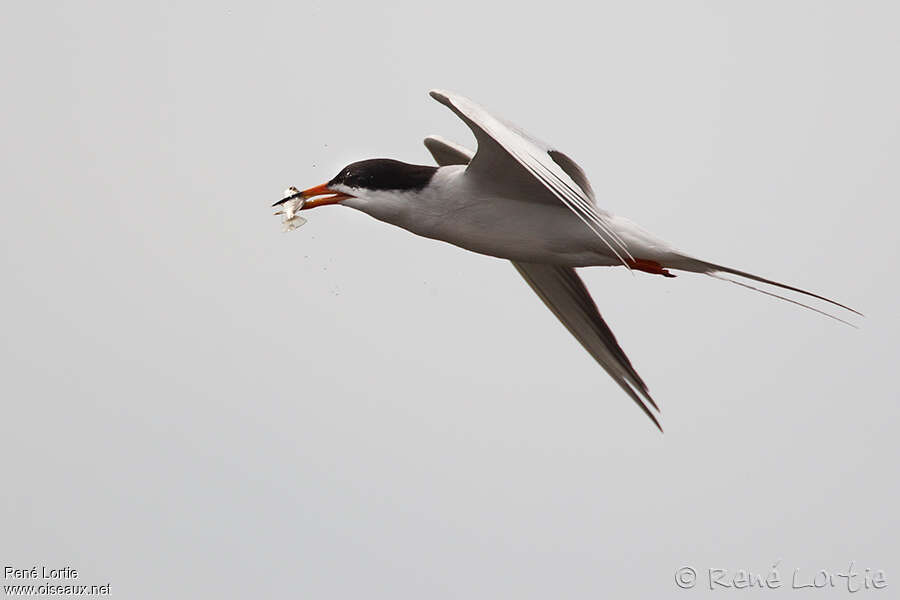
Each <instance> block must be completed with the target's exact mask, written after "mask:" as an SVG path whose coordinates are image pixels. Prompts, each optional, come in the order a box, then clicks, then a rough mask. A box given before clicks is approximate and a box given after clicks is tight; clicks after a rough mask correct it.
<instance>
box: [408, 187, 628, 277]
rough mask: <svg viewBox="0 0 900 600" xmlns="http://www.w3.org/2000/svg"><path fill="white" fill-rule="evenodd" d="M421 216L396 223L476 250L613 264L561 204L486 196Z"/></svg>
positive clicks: (546, 259)
mask: <svg viewBox="0 0 900 600" xmlns="http://www.w3.org/2000/svg"><path fill="white" fill-rule="evenodd" d="M421 216H422V213H421V212H419V213H418V218H417V219H416V222H415V223H405V224H402V225H401V226H402V227H405V228H406V229H409V230H410V231H412V232H413V233H417V234H419V235H422V236H425V237H429V238H434V239H439V240H443V241H445V242H449V243H451V244H454V245H456V246H459V247H461V248H465V249H467V250H471V251H472V252H478V253H480V254H487V255H489V256H496V257H498V258H505V259H509V260H518V261H526V262H542V263H551V264H562V265H569V266H587V265H604V264H610V265H611V264H618V261H617V260H615V259H610V257H609V256H607V255H606V252H605V250H606V247H605V244H604V243H603V241H602V240H601V239H600V238H599V237H597V235H596V234H595V233H594V232H593V231H591V230H590V229H589V228H588V227H587V225H585V224H584V223H583V222H582V221H581V220H579V218H578V217H577V216H576V215H575V214H574V213H573V212H572V211H570V210H569V209H567V208H565V207H563V206H560V207H555V206H549V205H546V204H540V203H530V202H520V201H511V200H505V199H491V200H487V201H480V202H473V203H470V204H465V205H462V206H459V205H458V206H456V207H455V208H454V210H452V211H447V212H445V211H440V210H438V211H432V212H431V216H432V218H429V219H424V220H423V219H421ZM398 224H399V223H398Z"/></svg>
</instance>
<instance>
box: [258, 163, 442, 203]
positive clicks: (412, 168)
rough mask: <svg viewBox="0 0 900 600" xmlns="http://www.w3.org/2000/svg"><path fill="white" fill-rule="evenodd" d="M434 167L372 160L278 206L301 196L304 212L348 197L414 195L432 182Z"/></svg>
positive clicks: (351, 165) (345, 170)
mask: <svg viewBox="0 0 900 600" xmlns="http://www.w3.org/2000/svg"><path fill="white" fill-rule="evenodd" d="M435 171H437V167H428V166H421V165H410V164H407V163H404V162H400V161H398V160H390V159H387V158H372V159H369V160H361V161H359V162H355V163H352V164H349V165H347V166H346V167H344V168H343V169H341V171H340V173H338V174H337V175H336V176H335V177H334V178H333V179H332V180H331V181H329V182H328V183H323V184H322V185H317V186H315V187H311V188H309V189H307V190H303V191H302V192H299V193H298V194H296V195H294V196H288V197H286V198H283V199H281V200H280V201H279V202H277V203H276V204H281V203H283V202H286V201H287V200H290V199H291V198H294V197H297V196H300V197H302V198H305V199H306V202H305V203H304V204H303V207H302V208H303V209H304V210H305V209H307V208H315V207H317V206H325V205H328V204H339V203H341V202H343V201H344V200H346V199H348V198H361V199H363V200H365V199H366V198H367V197H374V196H376V195H378V194H379V193H383V192H397V193H400V192H415V191H419V190H421V189H423V188H424V187H425V186H427V185H428V183H429V182H430V181H431V178H432V177H433V176H434V173H435Z"/></svg>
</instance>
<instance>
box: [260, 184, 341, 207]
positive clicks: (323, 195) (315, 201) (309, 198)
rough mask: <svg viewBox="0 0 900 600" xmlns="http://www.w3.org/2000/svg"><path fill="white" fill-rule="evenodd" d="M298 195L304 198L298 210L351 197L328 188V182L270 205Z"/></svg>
mask: <svg viewBox="0 0 900 600" xmlns="http://www.w3.org/2000/svg"><path fill="white" fill-rule="evenodd" d="M298 196H299V197H301V198H304V199H306V202H305V203H304V204H303V206H302V207H301V208H300V210H306V209H307V208H316V207H317V206H327V205H329V204H337V203H338V202H341V201H342V200H346V199H347V198H352V197H353V196H351V195H350V194H344V193H342V192H337V191H335V190H332V189H329V187H328V184H327V183H323V184H322V185H317V186H314V187H311V188H309V189H308V190H303V191H302V192H298V193H296V194H294V195H293V196H288V197H286V198H282V199H281V200H279V201H278V202H276V203H275V204H273V205H272V206H278V205H279V204H284V203H285V202H287V201H288V200H293V199H294V198H296V197H298Z"/></svg>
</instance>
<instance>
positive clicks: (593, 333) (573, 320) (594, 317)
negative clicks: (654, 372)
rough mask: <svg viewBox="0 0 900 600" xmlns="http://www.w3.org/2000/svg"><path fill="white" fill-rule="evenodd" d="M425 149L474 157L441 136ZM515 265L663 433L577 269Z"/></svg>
mask: <svg viewBox="0 0 900 600" xmlns="http://www.w3.org/2000/svg"><path fill="white" fill-rule="evenodd" d="M425 146H426V147H427V148H428V151H429V152H431V155H432V156H433V157H434V160H435V162H436V163H437V164H439V165H441V166H445V165H465V164H468V163H469V161H470V160H471V159H472V156H473V154H472V152H471V151H470V150H468V149H466V148H464V147H462V146H458V145H456V144H454V143H452V142H448V141H446V140H444V139H442V138H439V137H437V136H430V137H427V138H425ZM513 266H514V267H515V268H516V269H517V270H518V271H519V274H520V275H522V277H524V278H525V281H527V282H528V285H530V286H531V289H533V290H534V291H535V293H537V295H538V296H539V297H540V298H541V300H543V301H544V304H546V305H547V308H549V309H550V310H551V311H553V314H555V315H556V317H557V318H558V319H559V320H560V321H561V322H562V324H563V325H565V326H566V329H568V330H569V331H570V332H571V333H572V335H574V336H575V338H576V339H577V340H578V341H579V342H581V345H582V346H584V348H585V350H587V351H588V353H589V354H590V355H591V356H593V357H594V359H595V360H596V361H597V362H598V363H600V366H601V367H603V368H604V369H605V370H606V372H607V373H609V375H610V376H611V377H612V378H613V379H614V380H615V382H616V383H618V384H619V386H620V387H621V388H622V389H623V390H625V393H626V394H628V395H629V396H630V397H631V399H632V400H634V402H635V403H636V404H637V405H638V406H639V407H640V408H641V410H643V411H644V413H645V414H646V415H647V416H648V417H650V419H651V420H652V421H653V423H654V424H655V425H656V426H657V427H659V429H660V431H662V427H660V425H659V421H658V420H657V419H656V416H655V415H654V414H653V412H651V410H650V408H649V407H650V406H652V407H653V408H656V409H657V410H659V409H658V408H657V406H656V403H655V402H654V401H653V398H652V397H651V396H650V392H649V391H648V390H647V386H646V384H644V381H643V380H642V379H641V376H640V375H638V374H637V371H635V370H634V367H632V366H631V361H630V360H628V357H627V356H626V355H625V352H624V351H623V350H622V347H621V346H619V343H618V342H617V341H616V336H615V335H613V332H612V331H611V330H610V328H609V326H608V325H607V324H606V322H605V321H604V320H603V317H601V316H600V312H599V311H598V310H597V305H596V304H595V303H594V300H593V299H592V298H591V295H590V293H589V292H588V291H587V288H586V287H585V286H584V283H583V282H582V281H581V278H580V277H579V276H578V273H576V272H575V269H573V268H571V267H558V266H555V265H542V264H535V263H524V262H513Z"/></svg>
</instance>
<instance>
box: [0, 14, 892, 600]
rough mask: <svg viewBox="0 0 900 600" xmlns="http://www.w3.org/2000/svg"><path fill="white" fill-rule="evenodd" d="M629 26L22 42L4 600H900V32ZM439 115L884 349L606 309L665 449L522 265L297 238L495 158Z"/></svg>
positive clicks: (385, 237)
mask: <svg viewBox="0 0 900 600" xmlns="http://www.w3.org/2000/svg"><path fill="white" fill-rule="evenodd" d="M39 4H41V6H39ZM590 4H591V6H590V7H589V8H588V3H584V2H571V3H570V2H553V3H551V4H539V5H534V6H533V7H529V6H528V5H527V4H522V3H519V4H517V5H516V7H515V10H511V9H510V6H511V5H503V4H501V3H491V2H484V1H480V2H471V3H469V2H453V3H423V2H405V3H397V4H384V3H368V2H367V3H359V2H326V1H324V0H323V1H313V2H309V1H301V2H292V3H287V4H283V5H281V6H277V7H276V6H271V5H260V4H259V3H256V4H255V5H253V6H250V5H247V6H231V7H226V6H223V5H222V3H208V4H205V5H203V4H193V5H191V6H187V5H183V6H181V5H180V6H178V7H177V8H176V7H175V6H174V5H160V6H151V5H150V4H148V3H144V4H143V6H142V7H141V8H135V7H126V6H125V5H122V4H120V3H58V4H57V5H56V6H55V7H54V8H48V7H47V6H43V5H42V3H19V4H16V5H15V6H14V7H10V10H9V11H7V15H6V17H5V18H4V19H3V23H2V25H0V50H2V51H0V65H2V69H0V70H2V73H3V92H2V94H0V127H2V132H3V143H2V145H0V152H2V164H3V175H2V177H0V186H2V188H0V189H2V196H0V197H2V202H3V227H2V236H0V269H2V282H3V287H2V289H3V292H2V305H3V310H2V314H3V317H2V319H3V326H2V328H3V343H2V345H0V370H2V382H3V385H2V388H3V393H2V396H3V398H4V399H3V401H2V407H0V408H2V412H0V415H2V417H0V422H2V432H3V433H2V435H0V455H2V456H3V470H2V490H3V491H2V493H0V565H2V566H6V565H11V566H13V567H16V568H30V567H31V566H34V565H38V566H39V567H40V566H41V565H47V566H49V567H58V566H64V565H70V566H72V567H74V568H76V569H77V570H78V572H79V574H80V577H79V579H78V583H83V584H103V583H106V582H110V583H111V590H112V593H113V595H114V596H115V597H119V598H161V597H166V598H196V597H215V598H238V597H244V598H246V597H257V598H264V597H275V596H278V597H304V598H390V599H400V598H410V599H420V598H518V599H525V598H535V599H538V598H540V599H546V598H579V599H580V598H585V599H586V598H603V597H610V598H626V597H627V598H663V597H668V595H669V594H674V593H676V592H679V593H681V595H683V596H684V597H685V598H687V597H692V598H693V597H696V598H700V597H705V596H708V595H711V592H709V591H708V590H706V591H704V590H703V589H702V587H703V586H704V585H706V584H705V581H704V579H703V577H704V576H705V572H706V570H707V569H709V568H724V569H728V570H729V571H734V570H737V569H750V570H752V571H753V572H767V569H769V568H770V567H771V565H772V563H774V562H775V561H777V560H781V563H780V569H781V571H780V572H781V574H782V578H783V579H784V580H785V589H781V590H779V591H775V592H768V593H771V594H775V595H778V594H781V595H783V596H788V595H789V596H790V597H798V598H799V597H816V598H818V597H825V596H837V595H841V594H840V593H837V592H834V593H831V594H828V593H826V592H824V591H821V590H820V591H813V590H802V591H794V590H790V589H787V588H789V587H790V578H791V575H792V572H793V570H794V569H795V568H799V569H801V576H807V575H808V576H810V577H811V576H812V574H813V572H814V571H817V570H820V569H825V570H827V571H829V572H837V571H842V572H843V571H846V569H847V567H848V564H849V563H850V561H855V562H856V567H857V569H858V570H860V571H863V570H864V569H865V568H871V569H873V570H876V569H883V570H884V571H885V572H886V575H887V579H888V582H889V590H890V589H891V588H892V589H894V592H890V591H887V592H882V593H880V594H879V597H887V595H891V594H894V593H896V590H897V589H898V588H900V547H898V544H897V539H898V538H900V521H898V519H897V518H896V507H897V506H898V505H900V487H898V481H897V477H896V468H897V467H896V460H897V456H898V452H900V439H898V435H897V431H898V417H900V406H898V391H897V383H896V381H897V374H896V371H897V367H898V358H900V357H898V336H900V325H898V323H900V319H898V316H897V301H898V285H897V277H898V264H900V263H898V259H900V248H898V246H900V243H898V236H897V224H898V219H900V210H898V203H900V169H898V159H900V110H898V107H900V78H898V77H897V74H898V73H900V36H898V33H897V23H898V22H900V9H898V5H897V4H896V3H894V2H866V3H852V2H753V3H722V2H679V3H669V2H627V3H625V2H621V3H590ZM433 87H441V88H446V89H450V90H454V91H458V92H460V93H463V94H465V95H468V96H470V97H472V98H473V99H474V100H476V101H477V102H479V103H481V104H483V105H485V106H487V107H489V108H490V109H491V110H493V111H495V112H496V113H497V114H499V115H502V116H503V117H505V118H507V119H509V120H511V121H513V122H515V123H517V124H518V125H520V126H521V127H523V128H524V129H525V130H527V131H529V132H531V133H533V134H534V135H536V136H537V137H539V138H542V139H545V140H547V141H548V142H551V143H552V144H554V145H556V146H557V147H559V148H560V149H562V150H563V151H565V152H566V153H568V154H570V155H571V156H572V157H574V158H575V159H576V160H577V161H579V162H580V164H581V165H582V166H583V167H584V169H585V170H586V171H587V173H588V175H589V176H590V178H591V181H592V183H593V187H594V189H595V191H596V193H597V197H598V199H599V202H600V204H601V205H602V206H604V207H606V208H608V209H610V210H612V211H613V212H617V213H621V214H624V215H626V216H628V217H630V218H632V219H633V220H635V221H636V222H638V223H640V224H642V225H643V226H644V227H646V228H647V229H649V230H650V231H653V232H655V233H656V234H658V235H660V236H661V237H663V238H665V239H668V240H670V241H671V242H672V243H673V244H675V245H677V246H678V247H680V248H683V249H685V250H687V251H690V252H692V253H694V254H696V255H699V256H702V257H704V258H707V259H710V260H714V261H716V262H721V263H724V264H728V265H732V266H735V267H737V268H742V269H748V270H751V271H755V272H757V273H759V274H761V275H764V276H768V277H773V278H776V279H779V280H781V281H785V282H788V283H793V284H795V285H800V286H804V287H808V288H810V289H812V290H814V291H817V292H820V293H823V294H825V295H828V296H831V297H834V298H836V299H837V300H839V301H841V302H845V303H847V304H849V305H851V306H853V307H855V308H858V309H859V310H861V311H862V312H864V313H865V314H866V315H867V318H866V319H865V320H863V321H862V327H861V329H859V330H854V329H851V328H849V327H845V326H842V325H840V324H837V323H835V322H833V321H830V320H828V319H826V318H823V317H821V316H819V315H816V314H814V313H811V312H808V311H804V310H802V309H799V308H797V307H795V306H791V305H789V304H787V303H782V302H778V301H775V300H773V299H770V298H767V297H765V296H762V295H759V294H754V293H752V292H749V291H747V290H743V289H741V288H739V287H737V286H731V285H728V284H725V283H722V282H718V281H715V280H712V279H709V278H705V277H699V276H689V275H685V276H681V277H679V278H677V279H663V278H660V277H653V276H650V275H645V274H637V275H635V276H630V275H628V274H627V273H626V272H624V270H622V269H599V268H598V269H590V270H587V271H582V273H583V276H584V277H585V279H586V281H587V283H588V286H589V288H590V289H591V291H592V293H593V294H594V297H595V298H596V300H597V304H598V305H599V306H600V309H601V311H602V312H603V315H604V317H605V318H606V319H607V321H608V322H609V324H610V326H611V327H612V328H613V330H614V331H615V332H616V334H617V336H618V338H619V341H620V342H621V344H622V345H623V347H624V349H625V350H626V352H627V353H628V354H629V356H630V357H631V360H632V362H633V363H634V364H635V366H636V367H637V369H638V371H639V372H640V373H641V374H642V376H643V377H644V379H645V380H646V381H647V382H648V384H649V386H650V388H651V390H652V392H653V394H654V396H655V398H656V399H657V400H658V402H659V404H660V406H661V408H662V422H663V425H664V427H665V429H666V433H665V434H664V435H661V434H660V433H659V432H658V431H657V430H656V429H655V428H654V427H653V426H652V424H651V423H650V422H649V421H648V420H647V418H646V417H645V416H644V415H643V414H641V412H640V411H639V410H638V409H637V408H636V407H635V406H634V405H633V404H632V403H631V402H630V401H629V400H628V399H627V398H626V397H625V395H624V394H623V393H622V392H621V390H619V389H618V388H617V387H616V386H615V384H614V383H613V382H612V381H611V380H610V379H609V378H608V377H607V376H606V375H605V373H604V372H603V371H602V369H601V368H600V367H599V366H597V365H596V364H594V363H593V361H592V359H591V358H590V357H589V356H588V355H587V354H586V353H585V352H584V351H583V350H582V348H581V347H580V346H579V345H578V344H577V343H576V342H575V340H574V339H572V338H571V337H570V336H569V334H568V333H567V332H566V331H565V330H564V329H563V327H562V326H561V325H560V324H559V323H558V322H557V321H556V320H555V319H554V317H553V316H552V315H551V314H550V313H549V312H548V311H547V310H546V309H545V308H544V306H543V305H542V304H541V302H540V301H539V300H538V299H537V297H536V296H534V295H533V294H532V293H531V292H530V291H529V290H528V288H527V287H526V285H525V284H524V282H523V281H521V279H520V278H519V276H518V275H517V274H516V273H515V271H514V270H513V269H512V268H511V267H510V266H509V264H508V263H506V262H504V261H501V260H497V259H492V258H488V257H483V256H478V255H474V254H470V253H466V252H463V251H461V250H459V249H456V248H454V247H452V246H449V245H446V244H442V243H439V242H435V241H431V240H425V239H421V238H417V237H414V236H413V235H411V234H408V233H406V232H404V231H402V230H399V229H394V228H391V227H389V226H387V225H385V224H382V223H379V222H377V221H374V220H372V219H371V218H369V217H367V216H366V215H363V214H361V213H356V212H354V211H352V210H350V209H346V208H327V209H321V210H317V211H311V212H310V213H309V214H308V215H307V216H308V217H309V223H308V224H307V225H306V226H305V227H303V228H302V229H300V230H299V231H296V232H294V233H291V234H289V235H284V234H282V233H281V231H280V229H281V226H280V223H279V220H278V217H274V216H272V214H271V209H270V208H269V205H270V204H271V203H272V202H273V201H274V200H276V199H277V198H279V197H280V195H281V192H282V190H283V189H284V188H285V187H287V186H288V185H296V186H298V187H301V188H302V187H308V186H311V185H314V184H318V183H321V182H323V181H326V180H328V179H329V178H331V177H332V176H333V175H334V174H335V173H337V172H338V170H339V169H340V168H341V167H343V166H344V165H345V164H346V163H348V162H351V161H353V160H358V159H363V158H370V157H392V158H397V159H400V160H405V161H408V162H418V163H423V164H427V163H428V162H429V161H430V157H429V156H428V154H427V152H426V151H425V149H424V147H423V146H422V143H421V140H422V138H423V137H424V136H426V135H428V134H432V133H437V134H441V135H444V136H446V137H448V138H450V139H453V140H456V141H458V142H462V143H465V144H466V145H469V146H471V145H472V144H474V141H473V139H472V138H471V136H470V134H469V132H468V130H467V129H466V128H465V126H464V125H463V124H462V123H461V122H459V121H458V120H457V119H456V118H455V117H454V116H453V115H452V114H451V113H450V112H449V111H448V110H446V109H445V108H444V107H442V106H440V105H439V104H437V103H436V102H434V101H433V100H431V99H430V98H428V96H427V91H428V89H430V88H433ZM683 565H691V566H693V567H694V568H696V569H697V570H698V572H700V576H701V579H700V581H699V582H698V586H699V587H698V589H694V590H692V591H690V592H680V591H679V590H678V588H676V586H675V581H674V574H675V570H676V569H678V568H679V567H681V566H683ZM3 583H4V584H8V583H16V582H15V581H12V582H10V581H8V580H7V581H4V582H3ZM736 593H737V592H731V594H736ZM844 593H845V592H844ZM725 594H726V595H727V594H728V592H725ZM792 594H794V595H792ZM886 594H887V595H886ZM721 595H722V592H717V597H718V596H721Z"/></svg>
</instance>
